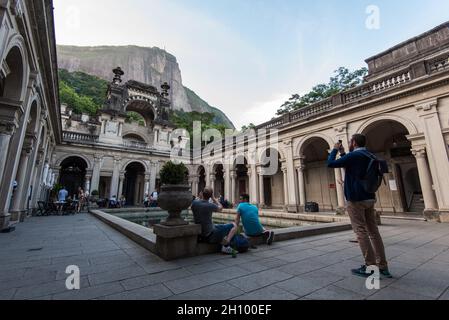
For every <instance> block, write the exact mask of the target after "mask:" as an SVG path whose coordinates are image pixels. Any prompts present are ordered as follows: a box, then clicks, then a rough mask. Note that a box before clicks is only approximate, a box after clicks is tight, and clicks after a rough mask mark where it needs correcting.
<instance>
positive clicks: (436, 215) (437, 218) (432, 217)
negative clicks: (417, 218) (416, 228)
mask: <svg viewBox="0 0 449 320" xmlns="http://www.w3.org/2000/svg"><path fill="white" fill-rule="evenodd" d="M442 213H443V220H446V219H447V220H446V221H445V222H449V212H446V214H444V212H441V211H438V210H436V209H435V210H434V209H426V210H424V212H423V215H424V218H426V219H427V220H428V221H433V222H442V221H441V214H442ZM446 217H447V218H446Z"/></svg>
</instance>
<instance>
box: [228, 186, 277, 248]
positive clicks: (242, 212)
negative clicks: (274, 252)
mask: <svg viewBox="0 0 449 320" xmlns="http://www.w3.org/2000/svg"><path fill="white" fill-rule="evenodd" d="M240 219H241V220H242V224H243V228H244V229H245V234H246V235H247V236H248V237H260V236H263V237H264V239H266V242H267V244H268V245H272V244H273V240H274V232H273V231H268V230H265V228H264V227H263V226H262V224H261V223H260V219H259V209H258V208H257V207H256V206H255V205H252V204H250V203H249V195H247V194H243V195H241V196H240V205H239V206H238V207H237V217H236V219H235V224H236V225H237V226H238V225H240Z"/></svg>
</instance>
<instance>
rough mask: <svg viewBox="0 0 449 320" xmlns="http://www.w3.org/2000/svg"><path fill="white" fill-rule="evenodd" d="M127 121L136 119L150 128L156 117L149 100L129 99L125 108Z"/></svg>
mask: <svg viewBox="0 0 449 320" xmlns="http://www.w3.org/2000/svg"><path fill="white" fill-rule="evenodd" d="M125 110H126V113H127V116H128V122H129V121H136V122H138V123H139V125H142V126H145V127H149V128H152V127H153V124H154V119H156V115H155V109H154V108H153V106H152V105H151V103H150V102H148V101H145V100H140V99H136V100H131V101H130V102H129V103H128V105H127V106H126V108H125Z"/></svg>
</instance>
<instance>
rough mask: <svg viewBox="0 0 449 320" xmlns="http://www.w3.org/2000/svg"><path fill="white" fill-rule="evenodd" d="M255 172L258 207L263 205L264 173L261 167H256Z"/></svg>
mask: <svg viewBox="0 0 449 320" xmlns="http://www.w3.org/2000/svg"><path fill="white" fill-rule="evenodd" d="M257 174H258V176H259V208H264V207H265V187H264V175H263V170H262V168H261V167H259V168H258V170H257Z"/></svg>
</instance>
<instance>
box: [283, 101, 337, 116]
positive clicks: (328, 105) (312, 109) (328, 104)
mask: <svg viewBox="0 0 449 320" xmlns="http://www.w3.org/2000/svg"><path fill="white" fill-rule="evenodd" d="M333 106H334V104H333V103H332V99H331V98H330V99H326V100H323V101H320V102H317V103H314V104H312V105H310V106H308V107H305V108H302V109H300V110H297V111H294V112H293V113H291V115H290V120H291V121H297V120H301V119H307V118H310V117H313V116H314V115H317V114H320V113H324V112H326V111H328V110H330V109H332V107H333Z"/></svg>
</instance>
